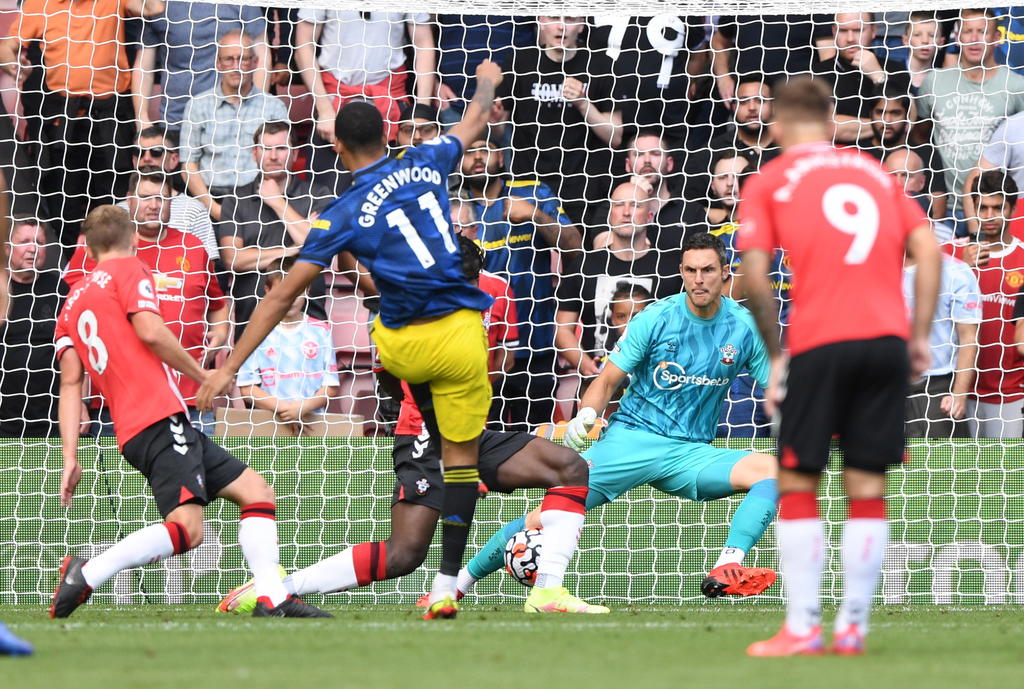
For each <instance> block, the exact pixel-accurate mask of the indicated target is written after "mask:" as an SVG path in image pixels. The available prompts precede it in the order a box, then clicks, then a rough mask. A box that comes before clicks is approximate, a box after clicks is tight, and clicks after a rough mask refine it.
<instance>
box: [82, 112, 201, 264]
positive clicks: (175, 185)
mask: <svg viewBox="0 0 1024 689" xmlns="http://www.w3.org/2000/svg"><path fill="white" fill-rule="evenodd" d="M136 142H137V145H136V147H135V150H134V151H133V153H132V162H133V163H134V167H135V170H136V171H138V172H140V173H141V174H143V175H154V174H162V175H164V176H166V177H167V181H168V182H170V184H171V188H172V190H173V191H172V194H173V195H172V198H171V219H170V220H169V221H168V223H167V224H168V225H170V226H171V227H175V228H177V229H179V230H181V231H182V232H187V233H189V234H194V235H195V236H196V237H198V238H199V240H200V241H201V242H202V243H203V246H204V247H205V248H206V253H208V254H210V258H212V259H213V260H214V261H217V260H218V259H219V258H220V247H218V246H217V236H216V235H215V234H214V232H213V223H212V222H210V213H209V211H207V210H206V206H204V205H203V204H202V203H201V202H200V201H198V200H197V199H194V198H192V197H191V196H188V195H186V194H185V193H184V191H185V179H184V178H183V177H182V176H181V158H180V157H179V156H178V132H176V131H174V130H173V129H172V130H167V129H165V128H164V126H163V125H159V124H155V125H152V126H149V127H146V128H144V129H142V130H140V131H139V134H138V137H137V138H136ZM117 205H118V206H119V207H121V208H124V209H125V210H128V204H127V203H126V202H125V201H121V202H120V203H118V204H117ZM84 241H85V240H84V238H83V237H79V238H78V242H79V244H82V242H84Z"/></svg>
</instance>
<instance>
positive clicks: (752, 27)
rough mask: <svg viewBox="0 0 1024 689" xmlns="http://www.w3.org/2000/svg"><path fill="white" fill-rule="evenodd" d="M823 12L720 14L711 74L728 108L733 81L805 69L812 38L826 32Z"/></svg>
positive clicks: (713, 38) (811, 56)
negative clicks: (753, 75) (813, 13)
mask: <svg viewBox="0 0 1024 689" xmlns="http://www.w3.org/2000/svg"><path fill="white" fill-rule="evenodd" d="M830 19H831V18H829V17H826V16H824V15H815V16H811V15H809V14H786V15H778V14H775V15H758V16H721V17H719V19H718V25H717V27H716V28H715V32H714V34H712V36H711V51H712V52H711V55H712V73H713V74H714V76H715V82H716V85H717V87H718V94H719V97H721V99H722V101H723V102H724V103H725V105H726V107H729V108H732V107H733V104H734V103H735V97H736V83H737V81H738V80H742V79H743V77H744V76H745V75H748V74H764V75H765V77H766V78H767V79H768V81H770V82H771V81H774V80H775V79H777V78H778V77H782V76H785V75H787V74H800V73H803V72H809V71H810V69H811V63H812V62H813V61H814V48H813V46H814V40H815V38H818V37H823V36H826V35H828V33H829V28H828V22H829V21H830Z"/></svg>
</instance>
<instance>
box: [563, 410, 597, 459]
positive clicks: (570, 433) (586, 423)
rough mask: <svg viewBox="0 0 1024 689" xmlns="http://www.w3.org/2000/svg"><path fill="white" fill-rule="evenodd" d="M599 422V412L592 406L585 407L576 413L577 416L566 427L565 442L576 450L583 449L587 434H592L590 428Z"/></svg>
mask: <svg viewBox="0 0 1024 689" xmlns="http://www.w3.org/2000/svg"><path fill="white" fill-rule="evenodd" d="M595 423H597V412H596V411H594V410H593V409H591V408H590V407H583V409H580V410H579V412H578V413H577V414H576V418H574V419H573V420H572V421H570V422H569V424H568V425H567V426H566V427H565V435H564V436H563V437H564V438H565V444H566V445H568V446H569V447H571V448H572V449H574V450H576V451H577V452H579V451H581V450H582V449H583V447H584V446H585V445H586V442H587V436H588V435H589V434H590V429H591V428H593V427H594V424H595Z"/></svg>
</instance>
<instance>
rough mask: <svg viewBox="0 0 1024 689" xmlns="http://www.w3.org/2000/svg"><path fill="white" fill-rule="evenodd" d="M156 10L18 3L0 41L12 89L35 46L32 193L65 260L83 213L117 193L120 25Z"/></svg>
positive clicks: (121, 136)
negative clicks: (37, 129) (37, 121)
mask: <svg viewBox="0 0 1024 689" xmlns="http://www.w3.org/2000/svg"><path fill="white" fill-rule="evenodd" d="M163 11H164V3H163V0H24V2H22V4H21V13H20V15H19V16H18V18H17V19H16V20H15V21H14V23H13V24H12V25H11V30H10V36H9V37H8V38H5V39H3V40H0V67H2V68H3V69H4V70H5V71H6V72H8V73H9V74H11V75H12V76H13V77H14V78H15V79H17V80H18V83H19V84H21V83H23V81H24V78H25V76H27V74H28V68H27V61H26V60H25V59H24V57H23V55H22V49H23V48H24V47H26V45H27V44H28V43H30V42H32V41H37V40H38V41H41V43H42V47H43V67H44V70H45V80H46V87H47V93H46V94H45V96H44V99H43V106H42V117H43V127H42V133H41V135H40V144H41V148H40V150H39V156H38V157H39V165H40V168H41V173H40V180H39V192H40V195H41V196H42V203H43V204H45V206H46V210H47V211H48V213H47V214H48V215H49V216H50V219H51V224H52V226H53V227H54V230H55V231H56V234H57V239H58V241H59V242H60V243H61V245H62V246H63V251H64V256H65V258H66V257H67V256H68V255H69V254H70V253H71V251H72V250H73V249H74V247H75V245H76V241H75V240H76V238H77V237H78V233H79V228H80V226H81V223H82V220H83V219H84V218H85V214H86V212H87V210H88V208H89V206H90V201H91V202H92V205H101V204H105V203H110V202H112V201H113V197H114V196H121V195H123V193H124V186H125V181H126V179H125V173H126V172H127V171H128V170H129V169H130V166H131V158H130V153H131V145H132V141H133V136H134V132H135V117H134V110H133V108H132V102H131V86H132V77H131V72H130V71H129V67H128V57H127V54H126V53H125V45H126V42H125V38H124V20H125V18H126V17H130V16H154V15H157V14H160V13H161V12H163Z"/></svg>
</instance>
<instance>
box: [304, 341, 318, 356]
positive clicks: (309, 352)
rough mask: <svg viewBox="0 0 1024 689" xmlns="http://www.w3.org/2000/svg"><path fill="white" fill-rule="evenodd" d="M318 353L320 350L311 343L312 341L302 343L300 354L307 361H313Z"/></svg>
mask: <svg viewBox="0 0 1024 689" xmlns="http://www.w3.org/2000/svg"><path fill="white" fill-rule="evenodd" d="M319 351H320V348H319V347H317V346H316V342H313V340H306V341H305V342H303V343H302V353H303V354H305V355H306V358H307V359H315V358H316V355H317V354H318V353H319Z"/></svg>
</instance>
